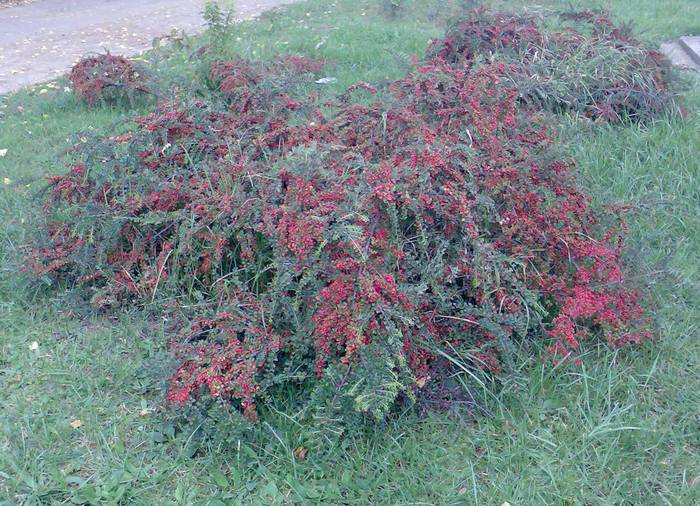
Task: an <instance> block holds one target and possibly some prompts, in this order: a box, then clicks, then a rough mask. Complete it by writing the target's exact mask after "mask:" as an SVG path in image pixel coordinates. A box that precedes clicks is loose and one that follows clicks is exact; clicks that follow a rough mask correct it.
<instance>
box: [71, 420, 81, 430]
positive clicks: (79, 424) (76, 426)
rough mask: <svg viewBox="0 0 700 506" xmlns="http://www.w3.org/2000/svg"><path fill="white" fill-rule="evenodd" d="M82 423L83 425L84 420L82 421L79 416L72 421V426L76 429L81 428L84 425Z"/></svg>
mask: <svg viewBox="0 0 700 506" xmlns="http://www.w3.org/2000/svg"><path fill="white" fill-rule="evenodd" d="M82 425H83V422H81V421H80V420H78V419H77V418H76V419H75V420H73V421H72V422H71V423H70V426H71V427H73V428H74V429H79V428H80V427H82Z"/></svg>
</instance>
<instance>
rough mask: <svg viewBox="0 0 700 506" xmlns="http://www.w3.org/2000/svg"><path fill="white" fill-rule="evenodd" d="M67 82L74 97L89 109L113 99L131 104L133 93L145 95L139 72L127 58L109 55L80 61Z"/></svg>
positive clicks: (98, 55)
mask: <svg viewBox="0 0 700 506" xmlns="http://www.w3.org/2000/svg"><path fill="white" fill-rule="evenodd" d="M69 78H70V82H71V84H72V85H73V89H74V90H75V92H76V94H77V95H78V96H79V97H81V98H82V99H83V100H85V101H86V102H87V103H88V104H89V105H95V104H96V103H97V102H98V101H100V100H105V99H112V98H116V97H126V98H128V99H129V101H130V102H133V97H134V95H135V94H136V93H137V92H148V85H147V82H146V78H145V76H144V74H143V71H142V70H141V71H139V70H137V69H136V68H135V67H134V64H133V63H132V62H130V61H129V60H128V59H127V58H125V57H123V56H118V55H112V54H109V53H105V54H97V55H94V56H88V57H86V58H83V59H82V60H80V61H79V62H78V63H76V64H75V65H74V66H73V68H72V69H71V72H70V76H69Z"/></svg>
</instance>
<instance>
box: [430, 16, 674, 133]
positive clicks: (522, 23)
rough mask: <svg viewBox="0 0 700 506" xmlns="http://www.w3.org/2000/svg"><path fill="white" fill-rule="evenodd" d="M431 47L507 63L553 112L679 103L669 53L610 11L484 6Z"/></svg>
mask: <svg viewBox="0 0 700 506" xmlns="http://www.w3.org/2000/svg"><path fill="white" fill-rule="evenodd" d="M428 53H429V55H431V56H438V57H440V58H443V59H445V60H447V61H448V62H450V63H452V64H465V65H474V64H479V63H482V62H488V61H494V60H495V61H500V62H503V63H506V64H507V65H508V66H509V67H510V70H509V72H508V77H509V79H511V80H512V82H513V83H514V85H515V86H516V88H517V89H518V92H519V94H520V97H521V99H522V100H525V101H528V102H530V103H534V104H537V105H538V106H541V107H543V108H545V109H547V110H550V111H553V112H562V111H572V112H577V113H581V114H584V115H586V116H589V117H592V118H600V119H602V120H605V121H619V120H621V119H632V120H647V119H650V118H653V117H655V116H658V115H659V114H661V113H664V112H668V111H675V110H676V108H677V106H676V104H675V102H674V99H673V93H672V90H670V89H669V87H670V83H671V82H672V75H671V65H670V62H669V61H668V59H667V58H666V57H665V56H663V55H662V54H661V53H659V52H658V51H656V50H653V49H651V48H649V47H647V46H646V45H645V44H643V43H641V42H640V41H638V40H637V39H635V38H634V37H633V36H632V34H631V32H630V30H629V29H628V28H626V27H618V26H616V25H614V24H613V23H612V22H611V21H610V19H609V18H608V16H607V15H606V14H605V13H603V12H596V11H583V12H569V13H558V14H557V13H551V14H549V15H545V16H542V17H536V16H522V15H514V14H509V13H494V12H492V11H490V10H486V9H479V10H476V11H473V13H472V15H470V16H468V17H465V18H463V19H460V20H459V21H457V22H456V23H455V24H454V25H453V26H452V27H451V28H450V29H449V30H448V31H447V34H446V35H445V37H444V38H442V39H440V40H435V41H433V43H432V45H431V47H430V48H429V50H428Z"/></svg>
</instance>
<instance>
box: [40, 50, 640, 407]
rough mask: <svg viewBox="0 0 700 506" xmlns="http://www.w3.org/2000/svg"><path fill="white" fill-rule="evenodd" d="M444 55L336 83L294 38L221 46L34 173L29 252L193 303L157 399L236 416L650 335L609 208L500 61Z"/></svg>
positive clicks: (115, 289)
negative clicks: (595, 197)
mask: <svg viewBox="0 0 700 506" xmlns="http://www.w3.org/2000/svg"><path fill="white" fill-rule="evenodd" d="M444 56H445V55H442V54H436V55H433V56H431V57H430V58H428V59H427V60H426V61H424V62H423V63H420V64H418V65H416V66H415V68H414V69H413V71H412V72H410V73H409V74H408V75H406V76H405V77H404V78H403V79H401V80H398V81H396V82H394V83H393V84H391V85H390V86H389V87H388V88H387V89H384V90H382V98H381V99H375V100H372V99H369V100H368V97H371V96H372V95H376V94H377V91H378V90H376V89H375V88H373V87H372V86H370V85H367V84H360V85H356V86H354V87H353V88H352V89H350V90H348V92H347V93H346V94H344V95H343V96H341V97H340V98H339V99H338V100H337V101H335V102H333V103H319V101H318V98H317V97H316V96H315V95H314V94H307V93H305V92H304V90H305V86H304V83H309V82H311V81H312V80H313V79H314V76H312V75H311V74H309V72H313V71H317V70H318V68H317V67H314V66H313V65H312V64H310V63H309V62H306V61H304V62H303V63H302V64H294V61H295V60H289V59H287V60H280V61H278V62H273V63H255V62H250V61H246V60H243V59H236V60H233V61H231V62H224V63H219V64H216V65H214V66H213V68H212V71H211V75H210V76H209V82H210V84H211V85H212V86H214V87H216V90H215V93H214V94H213V97H212V99H211V100H208V101H204V100H198V101H192V102H190V103H189V104H186V105H183V104H178V103H164V104H161V105H160V107H159V108H158V110H157V111H155V112H153V113H152V114H150V115H148V116H145V117H142V118H139V119H138V120H137V127H136V128H135V129H134V131H133V132H131V133H130V134H129V135H127V136H122V137H118V138H114V139H112V140H108V141H105V142H103V143H101V144H100V151H99V156H98V157H91V156H88V157H87V158H86V159H87V162H85V163H80V164H76V165H75V166H74V167H72V169H71V170H70V172H69V173H68V174H67V175H65V176H54V177H52V178H51V179H50V186H51V193H50V197H49V198H48V200H47V201H46V204H45V211H46V215H47V216H48V225H47V227H46V229H45V230H46V234H45V236H44V237H42V238H41V240H40V241H38V242H37V243H36V244H35V245H34V246H33V247H32V249H31V252H30V256H29V265H31V267H32V269H33V270H34V271H35V272H37V273H40V274H42V275H48V276H49V277H51V278H54V279H57V280H70V281H71V282H73V283H76V284H78V285H81V286H83V287H84V288H85V289H86V290H88V291H90V292H92V301H93V303H94V304H95V305H96V306H101V307H104V306H108V305H116V304H119V303H136V304H147V303H150V302H153V301H164V302H166V303H167V307H168V308H169V309H168V311H169V313H170V314H172V315H173V316H174V317H175V318H183V315H186V316H188V319H189V323H187V324H185V325H183V327H182V329H181V331H180V333H179V334H178V336H176V337H174V338H173V340H172V343H171V346H172V349H173V352H174V353H175V354H176V356H177V357H178V358H179V362H180V366H179V368H178V369H177V371H175V372H174V376H173V380H172V387H171V390H170V393H169V396H168V397H169V399H170V400H171V401H173V402H174V403H176V404H181V403H186V402H189V401H190V400H192V399H193V398H196V397H199V396H201V395H204V394H207V395H209V396H211V397H214V398H218V399H223V400H226V401H228V402H232V403H234V404H235V405H237V406H239V407H240V409H241V411H242V412H243V413H244V414H245V415H246V416H247V417H248V418H250V419H255V417H256V408H259V406H260V403H261V402H263V401H264V400H265V399H268V398H269V397H270V396H272V395H274V393H275V392H276V391H277V389H278V388H289V387H290V386H294V387H295V388H298V389H299V403H300V404H301V405H302V406H304V407H308V408H309V409H310V411H312V412H313V413H316V415H317V416H321V414H319V413H324V414H325V416H327V417H329V418H331V419H332V418H334V417H337V416H340V417H343V416H347V415H348V414H349V413H352V412H360V413H371V414H372V415H374V416H375V417H377V418H381V417H383V416H385V415H386V413H387V412H388V411H389V410H390V409H391V407H392V406H393V405H394V404H395V402H396V400H397V398H399V397H400V396H401V397H408V398H410V397H412V396H413V395H414V393H415V391H417V390H419V389H420V388H421V387H422V386H424V385H426V384H427V383H428V382H430V381H431V371H434V370H435V367H436V364H439V365H440V367H445V368H446V367H450V364H453V363H455V362H459V363H460V364H462V367H466V368H470V369H472V370H474V371H488V372H491V373H494V374H498V373H501V372H505V371H507V370H508V363H509V360H510V358H511V357H512V355H513V353H514V352H515V350H517V349H520V350H522V351H523V352H526V353H537V350H538V349H541V348H545V347H546V348H548V349H549V350H550V352H551V353H552V354H553V355H554V356H555V357H556V360H561V359H564V358H565V357H575V356H576V355H577V354H578V353H579V352H580V351H581V348H582V347H583V346H584V345H585V343H586V342H589V341H595V340H600V339H603V340H607V342H609V343H610V345H611V346H620V345H624V344H627V343H637V342H639V341H641V340H642V339H644V338H645V337H647V333H646V332H645V331H644V326H643V325H641V326H640V324H643V322H642V319H643V312H642V309H641V308H640V305H639V295H638V294H637V293H636V292H635V291H632V290H630V289H628V288H627V287H626V286H625V275H624V272H623V270H622V267H621V263H620V255H621V248H622V229H621V226H613V223H614V222H615V220H612V219H611V217H610V216H608V215H607V214H606V213H605V212H604V210H594V209H593V207H592V205H591V199H590V198H589V197H588V196H587V195H586V194H585V193H583V192H582V191H581V190H580V189H579V187H578V186H577V184H576V181H575V178H574V175H573V170H574V165H573V163H572V162H571V161H570V160H568V159H566V158H565V157H563V156H562V154H561V153H560V152H559V151H558V149H557V148H556V146H555V145H554V142H553V135H554V133H553V131H552V129H551V128H549V127H548V125H547V123H548V117H547V116H546V114H544V113H542V112H540V111H539V110H537V109H534V108H530V107H527V106H524V105H523V103H522V102H521V101H519V99H518V93H519V92H518V90H517V89H515V88H513V87H512V86H511V85H510V79H509V78H508V77H507V76H510V75H511V73H512V72H513V71H514V69H513V68H512V67H510V66H508V65H506V64H503V63H490V64H484V65H474V64H472V63H471V62H469V63H467V62H464V61H462V60H461V59H457V60H455V59H454V58H446V57H444ZM358 95H363V98H362V100H358V99H356V97H358ZM538 343H542V346H541V347H540V346H539V345H538ZM446 357H447V359H446ZM440 361H442V362H440Z"/></svg>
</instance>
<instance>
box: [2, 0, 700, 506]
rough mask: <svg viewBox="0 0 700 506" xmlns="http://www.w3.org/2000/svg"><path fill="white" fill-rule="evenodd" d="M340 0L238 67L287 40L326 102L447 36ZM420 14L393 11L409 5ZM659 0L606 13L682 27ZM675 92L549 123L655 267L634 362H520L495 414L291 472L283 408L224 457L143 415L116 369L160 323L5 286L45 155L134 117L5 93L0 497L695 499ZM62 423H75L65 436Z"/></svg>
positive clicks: (394, 433)
mask: <svg viewBox="0 0 700 506" xmlns="http://www.w3.org/2000/svg"><path fill="white" fill-rule="evenodd" d="M337 3H338V5H337V7H333V6H332V5H330V6H329V3H328V2H325V1H323V2H322V1H316V2H308V3H305V4H301V5H298V6H293V7H291V8H289V9H288V10H286V11H282V12H284V14H282V13H280V14H273V15H267V16H264V17H263V18H262V20H260V21H259V22H257V23H249V24H245V25H242V26H241V27H240V28H238V30H239V32H238V35H237V36H239V37H241V40H240V41H236V40H235V38H234V41H233V42H234V43H233V44H232V47H233V46H235V47H236V49H242V50H243V51H244V52H248V53H249V54H253V52H255V53H254V55H255V56H268V55H271V54H274V53H276V52H282V51H284V50H285V48H287V47H289V48H292V52H294V51H298V52H300V53H301V52H308V53H310V54H311V55H318V56H321V57H323V58H326V59H330V60H335V61H336V62H337V67H336V70H335V71H334V74H333V75H332V77H337V78H338V82H337V83H336V84H330V85H329V87H335V86H337V87H338V89H341V88H343V87H344V86H346V85H347V84H350V83H351V82H354V81H357V80H360V79H362V80H368V81H375V80H381V79H384V78H385V77H389V78H393V77H397V76H398V75H400V74H401V73H402V72H403V71H404V70H405V68H404V63H403V60H402V58H401V57H400V55H401V54H410V53H416V54H420V53H421V52H422V51H423V50H424V49H425V45H426V44H427V41H428V39H429V38H430V37H432V36H433V35H437V34H438V33H440V31H441V30H442V28H443V26H442V25H441V24H440V21H439V20H436V21H430V19H429V17H430V16H429V14H430V8H429V6H428V7H425V10H420V11H415V12H417V13H416V14H415V15H414V16H401V15H398V16H396V18H395V19H386V18H384V17H378V16H376V15H374V14H375V13H376V11H375V10H373V9H375V7H374V6H375V5H376V3H374V2H356V1H355V2H340V1H339V2H337ZM428 3H429V2H418V1H416V2H407V9H408V10H409V12H413V11H411V9H412V8H413V7H412V5H418V6H419V7H420V6H422V5H427V4H428ZM660 4H661V2H647V3H646V4H645V5H648V7H649V9H646V10H645V9H643V8H640V7H639V3H638V2H632V1H631V0H630V1H626V0H619V1H615V2H610V6H611V7H612V8H613V11H614V12H615V14H616V15H617V16H618V20H619V19H626V18H632V19H637V20H638V21H639V23H640V25H641V26H642V27H643V28H649V29H650V30H649V31H648V32H647V35H648V37H649V38H652V39H658V38H659V37H664V36H670V35H675V34H676V31H677V30H681V29H683V30H685V29H686V28H687V30H689V31H690V30H692V29H696V31H698V30H697V27H695V28H694V27H693V26H692V25H693V23H694V21H693V16H691V15H690V14H692V12H693V9H694V8H695V3H694V2H693V1H690V0H686V1H681V0H677V1H676V2H674V4H673V5H674V6H675V7H676V8H675V9H674V8H673V7H672V8H671V9H669V11H670V12H672V13H673V16H669V15H667V13H668V12H669V11H667V10H666V7H663V9H664V12H663V15H661V9H662V6H660ZM587 5H588V4H587ZM421 8H422V7H421ZM362 12H365V13H366V14H365V15H364V16H363V15H362ZM306 13H310V15H309V16H306ZM650 13H651V14H650ZM370 14H372V15H370ZM652 16H654V17H652ZM654 19H661V20H662V21H661V22H660V23H659V22H657V21H654V22H652V20H654ZM667 20H668V21H667ZM305 26H308V28H305ZM336 27H337V29H336ZM678 27H681V28H678ZM683 27H686V28H683ZM324 37H326V41H325V42H324V43H323V44H322V45H321V46H320V47H319V48H318V49H315V48H316V45H317V44H319V43H321V42H322V41H323V38H324ZM283 42H287V44H283ZM343 44H344V46H343ZM397 55H398V56H397ZM169 56H170V55H166V58H167V57H169ZM184 63H185V62H184V58H183V57H182V56H180V55H179V54H173V55H172V59H171V60H169V61H167V60H166V61H164V62H163V63H162V69H163V70H162V72H163V73H164V74H167V73H168V72H170V71H171V70H170V69H171V68H172V69H175V70H173V73H178V65H181V64H182V65H184ZM169 65H173V67H169ZM181 75H182V74H181ZM691 80H692V82H693V83H694V84H693V86H692V89H691V90H690V91H688V92H687V93H686V98H687V100H688V111H689V114H688V117H687V118H685V119H682V120H681V119H678V118H675V119H673V118H669V119H665V120H658V121H656V122H655V123H653V124H652V125H647V126H634V125H631V126H609V127H602V128H601V127H595V128H590V127H589V126H586V125H585V124H582V123H578V122H575V123H570V124H566V123H565V124H564V125H563V126H562V127H561V130H562V132H563V135H564V136H565V138H567V139H569V144H570V149H571V150H572V152H573V154H574V157H575V158H576V159H577V160H578V162H579V170H580V172H581V174H582V177H583V178H584V181H585V184H586V186H587V187H588V188H589V189H590V191H591V192H593V194H594V195H595V196H597V198H598V199H600V201H601V202H609V201H611V200H621V201H622V202H625V203H630V204H633V205H635V206H637V209H636V210H634V211H633V213H632V214H631V215H630V216H629V221H630V224H631V234H630V237H631V240H632V241H633V246H632V248H631V250H632V252H633V253H635V254H636V255H637V256H638V257H639V258H640V259H641V260H642V261H643V262H644V263H645V264H646V265H647V270H648V271H663V273H662V274H661V275H655V276H648V277H646V278H645V279H646V281H647V282H648V284H649V285H650V287H651V288H652V289H653V294H654V298H655V301H656V309H655V311H654V314H655V317H656V319H657V321H658V324H659V328H660V336H659V339H658V340H657V341H656V342H654V343H652V344H650V345H649V346H648V347H646V348H645V349H644V350H643V351H642V352H640V353H633V354H629V355H627V354H624V353H618V354H617V355H615V356H611V355H610V352H609V351H606V350H604V349H600V350H597V349H596V350H593V351H591V352H590V353H589V355H588V356H586V357H584V367H582V368H580V369H558V370H557V371H555V372H551V371H549V370H548V368H545V367H543V366H542V364H540V363H535V362H533V363H524V364H521V365H520V370H519V374H518V375H517V376H516V377H515V379H514V380H513V381H512V382H511V383H510V385H509V386H508V387H507V388H505V389H504V392H503V394H502V395H501V397H500V398H499V400H498V402H495V401H494V402H493V403H492V404H491V405H489V409H491V410H492V412H493V414H494V417H492V418H489V417H477V418H475V419H467V420H463V421H461V422H460V421H457V420H453V419H444V418H441V417H429V418H428V419H423V420H417V419H413V418H411V415H408V414H405V415H403V416H402V418H401V419H400V420H399V421H389V422H387V423H386V424H385V425H382V426H380V427H377V428H375V429H366V432H365V433H364V434H361V435H358V436H357V437H353V438H347V439H346V440H344V441H343V442H342V443H340V444H339V445H338V446H335V447H332V448H328V449H326V450H325V453H322V454H321V453H316V454H314V453H311V452H310V453H308V454H307V455H306V456H305V458H304V459H303V460H301V459H300V458H299V457H298V456H295V454H294V450H295V449H297V448H299V447H300V446H303V445H304V443H305V437H306V435H305V433H304V428H303V427H298V426H297V425H296V424H295V423H294V422H293V421H291V420H289V419H287V418H285V417H282V416H279V417H277V418H274V417H273V418H272V419H271V420H270V421H269V422H268V424H263V425H261V426H260V427H259V428H257V429H256V432H255V433H254V434H253V435H252V436H251V437H250V439H249V440H247V441H241V443H240V446H239V445H238V443H237V442H236V441H234V442H232V443H231V444H226V446H222V445H219V444H217V443H216V441H207V440H202V439H200V438H198V434H197V433H195V434H194V436H192V431H189V432H183V433H178V434H176V435H175V436H174V437H171V436H170V434H171V431H170V428H169V427H168V426H167V422H165V426H164V422H163V420H164V418H163V417H162V415H161V414H159V413H157V412H153V411H151V408H155V407H157V401H158V394H157V393H156V391H157V385H156V384H154V383H153V382H152V381H151V380H150V379H149V377H148V375H147V374H142V373H137V374H136V375H135V374H134V373H133V371H134V370H137V371H139V370H140V369H142V368H143V366H146V367H148V365H149V364H152V363H153V360H154V359H155V360H156V361H157V359H158V357H159V355H158V354H159V352H160V351H161V350H160V349H159V348H158V344H157V343H159V342H161V341H160V340H159V339H158V337H159V336H160V335H161V333H162V332H163V328H162V323H161V324H156V323H154V322H149V321H144V320H143V319H141V318H140V317H139V315H137V314H133V313H125V314H124V315H122V316H120V317H119V318H118V319H117V320H111V319H90V320H85V319H84V318H81V317H79V316H76V315H74V314H71V313H70V312H69V310H68V307H67V306H66V305H65V303H64V302H62V301H61V300H57V301H53V300H49V299H47V298H45V297H44V296H42V297H34V296H33V294H31V293H27V292H26V290H25V289H24V288H23V287H22V286H19V285H18V284H17V279H16V277H15V276H14V268H15V267H16V265H17V264H16V260H15V259H16V254H15V253H16V248H17V246H18V245H19V244H21V243H22V242H23V241H24V240H25V237H24V234H25V228H24V227H23V223H22V220H23V219H25V218H26V216H27V215H28V214H29V212H30V210H31V208H32V207H33V206H35V205H36V201H35V200H33V195H34V190H33V188H34V187H35V185H36V186H38V185H40V184H42V183H41V178H42V177H43V176H44V175H45V174H48V173H54V172H56V167H59V166H63V164H64V160H63V159H62V156H61V152H62V151H63V150H64V148H65V147H67V146H69V145H70V144H71V143H73V142H80V137H81V134H80V133H79V132H90V131H94V132H107V131H109V132H111V131H112V128H113V126H112V125H114V124H115V122H116V123H117V125H119V120H120V118H124V117H128V116H130V115H132V114H133V112H125V111H123V110H121V109H111V108H108V107H97V108H95V109H92V110H91V109H88V108H87V107H85V106H83V105H80V104H78V103H77V102H76V101H75V100H74V99H73V98H72V97H71V96H70V94H68V93H64V92H63V89H62V85H63V84H62V83H61V84H59V87H58V88H57V89H49V91H48V93H44V94H38V93H37V92H26V91H24V92H20V93H19V94H16V95H14V96H10V97H1V98H0V107H1V106H2V105H6V106H7V107H5V108H1V109H0V113H2V116H0V149H3V148H7V149H8V153H7V155H6V156H4V157H2V158H0V180H1V179H2V178H8V179H9V180H10V181H11V182H10V184H2V185H0V219H1V220H2V228H1V231H0V240H1V242H0V255H2V267H0V269H2V270H1V271H0V273H1V276H0V329H2V330H1V331H0V332H1V333H0V360H1V362H0V391H2V394H0V395H1V396H2V397H1V398H0V403H1V404H2V406H3V412H2V414H0V501H4V503H5V504H16V503H22V502H23V503H25V504H46V503H48V504H51V503H60V502H63V501H66V500H70V499H73V500H74V501H76V502H79V501H81V500H82V501H88V502H89V501H93V502H98V501H102V502H109V501H114V502H117V501H119V500H121V501H122V502H124V503H128V502H136V503H162V504H221V503H224V504H227V503H233V504H236V503H243V504H260V503H279V504H285V503H299V504H314V503H319V504H321V503H323V504H329V503H330V504H334V503H346V504H366V503H375V504H416V503H428V504H460V503H467V504H471V503H476V504H501V503H502V502H503V501H506V500H507V501H508V502H510V503H511V504H513V505H514V506H515V505H519V504H574V505H576V504H581V505H584V504H611V503H618V504H674V505H676V504H677V505H686V504H694V503H698V502H700V483H699V481H698V476H700V464H699V462H700V459H699V458H698V455H699V452H700V449H699V448H698V441H699V440H700V432H699V427H700V419H699V418H698V408H697V406H698V405H700V397H699V392H700V388H698V383H699V375H700V369H699V365H698V364H699V362H700V347H699V340H698V330H699V322H700V296H699V295H698V293H699V290H698V288H700V287H699V273H698V268H699V262H698V260H697V251H699V250H700V236H699V230H700V223H699V217H698V202H699V201H700V196H699V195H698V191H699V190H698V188H700V186H699V185H698V183H699V182H700V181H699V179H700V168H699V167H698V163H697V154H698V148H697V146H698V145H700V134H699V133H698V132H699V131H700V128H699V127H700V117H699V115H698V113H699V111H700V90H699V84H698V80H697V78H691ZM18 106H20V107H22V108H23V111H22V112H18V111H17V107H18ZM137 107H140V106H138V104H137ZM142 110H145V108H144V109H142ZM118 128H122V126H119V127H118ZM76 133H78V134H77V136H76V135H75V134H76ZM119 133H121V131H120V132H119ZM66 138H69V139H71V141H70V143H69V142H67V141H66ZM27 184H29V185H31V186H30V187H29V188H27V187H26V185H27ZM34 341H36V342H37V343H38V348H37V349H36V350H32V349H30V348H31V347H32V343H33V342H34ZM603 364H605V365H603ZM75 420H80V421H81V423H82V425H81V426H80V427H78V428H72V427H71V426H70V423H71V422H73V421H75ZM194 428H195V427H193V428H192V429H194ZM191 436H192V437H191ZM297 455H299V454H297Z"/></svg>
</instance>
